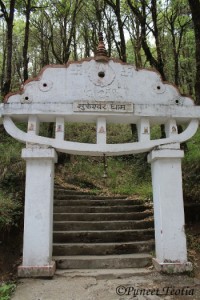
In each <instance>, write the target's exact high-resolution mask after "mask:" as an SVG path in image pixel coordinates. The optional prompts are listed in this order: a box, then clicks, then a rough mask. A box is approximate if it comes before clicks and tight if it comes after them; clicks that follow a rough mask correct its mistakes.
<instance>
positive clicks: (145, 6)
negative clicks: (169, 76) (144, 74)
mask: <svg viewBox="0 0 200 300" xmlns="http://www.w3.org/2000/svg"><path fill="white" fill-rule="evenodd" d="M147 2H148V1H146V0H141V1H140V4H139V5H138V2H137V1H132V0H127V3H128V6H129V7H130V10H131V12H132V13H133V14H134V15H135V17H136V18H137V19H138V21H139V22H140V26H141V43H142V48H143V50H144V53H145V55H146V58H147V60H148V61H149V63H150V65H151V66H152V67H154V68H156V69H157V70H158V71H159V73H160V74H161V76H162V79H163V80H166V75H165V72H164V63H163V59H162V54H161V45H160V40H159V29H158V22H157V16H158V13H157V2H156V1H155V0H151V3H150V4H149V3H147ZM149 7H150V11H151V13H152V23H153V28H150V26H149V24H148V14H149ZM149 30H150V31H151V32H152V33H153V36H154V38H155V42H156V52H157V57H154V55H153V53H152V49H151V47H150V46H149V43H148V39H147V36H148V31H149Z"/></svg>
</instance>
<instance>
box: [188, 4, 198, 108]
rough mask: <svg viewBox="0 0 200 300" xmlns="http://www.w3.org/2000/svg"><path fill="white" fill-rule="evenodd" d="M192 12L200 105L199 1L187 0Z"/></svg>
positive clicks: (196, 85) (196, 88) (196, 91)
mask: <svg viewBox="0 0 200 300" xmlns="http://www.w3.org/2000/svg"><path fill="white" fill-rule="evenodd" d="M188 2H189V5H190V9H191V12H192V20H193V23H194V32H195V40H196V83H195V93H196V103H197V104H198V105H200V1H199V0H188Z"/></svg>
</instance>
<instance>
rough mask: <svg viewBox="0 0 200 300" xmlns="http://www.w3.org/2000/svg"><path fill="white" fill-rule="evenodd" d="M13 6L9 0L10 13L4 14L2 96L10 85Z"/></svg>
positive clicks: (12, 1) (12, 2)
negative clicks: (3, 79) (5, 56)
mask: <svg viewBox="0 0 200 300" xmlns="http://www.w3.org/2000/svg"><path fill="white" fill-rule="evenodd" d="M1 2H2V1H1ZM0 4H1V3H0ZM1 6H2V4H1ZM14 8H15V0H10V13H9V15H8V14H7V12H6V15H4V17H5V20H6V23H7V64H6V76H5V83H4V85H3V89H2V94H3V96H5V95H6V94H8V92H9V91H10V87H11V79H12V55H13V49H12V46H13V21H14Z"/></svg>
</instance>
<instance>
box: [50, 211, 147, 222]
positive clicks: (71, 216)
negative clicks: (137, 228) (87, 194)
mask: <svg viewBox="0 0 200 300" xmlns="http://www.w3.org/2000/svg"><path fill="white" fill-rule="evenodd" d="M150 216H152V212H151V211H149V210H148V211H144V212H131V213H54V221H111V220H116V221H117V220H132V221H133V220H142V219H145V218H147V217H150Z"/></svg>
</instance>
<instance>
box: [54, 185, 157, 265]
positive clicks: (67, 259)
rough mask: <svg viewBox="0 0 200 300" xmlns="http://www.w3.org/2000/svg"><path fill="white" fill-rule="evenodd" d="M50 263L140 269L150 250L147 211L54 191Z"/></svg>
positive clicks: (134, 203) (139, 204) (124, 202)
mask: <svg viewBox="0 0 200 300" xmlns="http://www.w3.org/2000/svg"><path fill="white" fill-rule="evenodd" d="M54 195H55V196H54V197H55V201H54V225H53V226H54V228H53V259H54V260H55V261H56V266H57V269H121V268H142V267H146V266H148V265H150V264H151V258H152V257H151V255H150V252H151V251H152V250H153V249H154V229H153V219H152V216H153V212H152V206H151V205H149V204H146V203H145V202H144V201H142V200H130V199H126V198H125V197H120V198H119V197H102V196H96V195H92V194H90V193H82V192H78V191H76V190H66V189H63V188H59V187H57V186H56V187H55V193H54Z"/></svg>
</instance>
